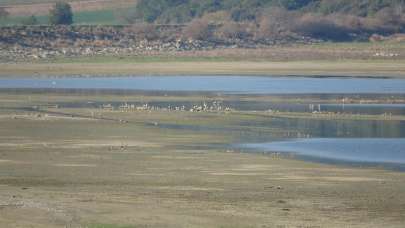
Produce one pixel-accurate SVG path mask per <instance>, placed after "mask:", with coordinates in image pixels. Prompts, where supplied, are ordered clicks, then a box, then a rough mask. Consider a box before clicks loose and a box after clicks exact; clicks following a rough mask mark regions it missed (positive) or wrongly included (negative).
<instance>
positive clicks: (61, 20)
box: [49, 2, 73, 25]
mask: <svg viewBox="0 0 405 228" xmlns="http://www.w3.org/2000/svg"><path fill="white" fill-rule="evenodd" d="M49 22H50V23H51V24H52V25H70V24H72V23H73V13H72V7H71V6H70V5H69V3H66V2H58V3H56V4H55V6H54V7H53V8H52V9H51V10H50V12H49Z"/></svg>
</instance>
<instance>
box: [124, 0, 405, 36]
mask: <svg viewBox="0 0 405 228" xmlns="http://www.w3.org/2000/svg"><path fill="white" fill-rule="evenodd" d="M404 12H405V0H355V1H352V0H251V1H246V0H222V1H219V0H198V1H197V0H140V1H139V2H138V4H137V6H136V8H135V10H134V11H133V12H132V14H131V19H132V21H133V22H137V21H146V22H153V23H160V24H172V23H188V22H190V21H193V20H196V19H198V20H200V27H202V26H201V24H203V23H210V24H219V25H227V26H225V28H224V30H226V31H225V32H226V33H231V36H237V37H240V36H246V35H250V36H255V37H257V36H262V37H265V38H268V37H271V36H273V37H274V36H277V37H280V36H282V37H284V36H289V35H291V34H298V35H304V36H310V37H314V38H319V39H325V40H335V41H342V40H345V41H349V40H364V39H368V37H369V36H370V35H372V34H381V35H389V34H394V33H403V32H404V31H405V16H404V15H405V13H404ZM201 21H203V22H201ZM230 23H233V25H232V24H231V25H230ZM235 23H237V24H238V26H235ZM195 25H197V24H195Z"/></svg>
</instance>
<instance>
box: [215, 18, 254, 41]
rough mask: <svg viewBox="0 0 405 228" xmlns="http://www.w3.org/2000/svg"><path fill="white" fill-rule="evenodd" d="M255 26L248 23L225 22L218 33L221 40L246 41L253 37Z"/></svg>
mask: <svg viewBox="0 0 405 228" xmlns="http://www.w3.org/2000/svg"><path fill="white" fill-rule="evenodd" d="M254 32H255V26H254V25H252V24H248V23H237V22H225V23H224V24H223V25H222V26H221V27H220V28H219V29H218V30H217V32H216V34H217V36H218V38H221V39H246V38H249V37H252V36H253V33H254Z"/></svg>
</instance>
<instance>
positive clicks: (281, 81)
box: [0, 76, 405, 94]
mask: <svg viewBox="0 0 405 228" xmlns="http://www.w3.org/2000/svg"><path fill="white" fill-rule="evenodd" d="M0 88H54V89H120V90H143V91H193V92H223V93H238V94H363V93H378V94H391V93H397V94H398V93H399V94H404V93H405V80H400V79H369V78H311V77H253V76H249V77H248V76H188V77H187V76H150V77H148V76H143V77H119V78H55V79H53V78H45V79H44V78H38V79H29V78H18V79H0Z"/></svg>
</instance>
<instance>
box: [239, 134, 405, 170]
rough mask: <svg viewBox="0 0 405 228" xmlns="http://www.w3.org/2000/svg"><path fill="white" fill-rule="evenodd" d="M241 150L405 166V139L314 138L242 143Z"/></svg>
mask: <svg viewBox="0 0 405 228" xmlns="http://www.w3.org/2000/svg"><path fill="white" fill-rule="evenodd" d="M241 147H242V148H248V149H255V150H259V151H266V152H285V153H293V154H297V155H299V156H308V157H312V158H316V159H321V160H322V159H324V160H337V161H343V162H365V163H393V164H405V139H404V138H391V139H387V138H311V139H293V140H287V141H279V142H270V143H257V144H243V145H242V146H241Z"/></svg>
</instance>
